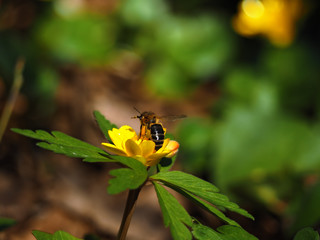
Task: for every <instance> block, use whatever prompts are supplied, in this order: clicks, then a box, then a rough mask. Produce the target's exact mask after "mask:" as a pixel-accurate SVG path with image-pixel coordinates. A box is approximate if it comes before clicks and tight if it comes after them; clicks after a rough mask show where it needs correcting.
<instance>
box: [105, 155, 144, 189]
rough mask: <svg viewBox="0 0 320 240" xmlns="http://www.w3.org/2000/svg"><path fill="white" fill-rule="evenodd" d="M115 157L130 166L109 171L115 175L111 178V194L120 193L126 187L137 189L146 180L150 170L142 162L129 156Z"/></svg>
mask: <svg viewBox="0 0 320 240" xmlns="http://www.w3.org/2000/svg"><path fill="white" fill-rule="evenodd" d="M114 159H115V160H116V161H117V162H119V163H121V164H123V165H125V166H127V167H128V168H119V169H114V170H111V171H110V172H109V174H110V175H112V176H114V178H112V179H110V180H109V186H108V193H109V194H118V193H120V192H122V191H125V190H126V189H137V188H138V187H140V186H141V185H142V184H143V183H144V182H145V181H146V179H147V177H148V172H147V169H146V166H144V165H143V164H142V163H141V162H139V161H138V160H136V159H134V158H128V157H119V156H114Z"/></svg>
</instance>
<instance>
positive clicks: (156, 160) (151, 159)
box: [146, 152, 168, 166]
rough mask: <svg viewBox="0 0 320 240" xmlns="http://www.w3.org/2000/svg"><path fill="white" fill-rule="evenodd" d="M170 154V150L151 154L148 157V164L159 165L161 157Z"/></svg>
mask: <svg viewBox="0 0 320 240" xmlns="http://www.w3.org/2000/svg"><path fill="white" fill-rule="evenodd" d="M167 154H168V152H164V153H154V154H151V155H150V156H149V157H147V163H146V165H147V166H154V165H157V164H158V163H159V162H160V160H161V158H163V157H165V156H166V155H167Z"/></svg>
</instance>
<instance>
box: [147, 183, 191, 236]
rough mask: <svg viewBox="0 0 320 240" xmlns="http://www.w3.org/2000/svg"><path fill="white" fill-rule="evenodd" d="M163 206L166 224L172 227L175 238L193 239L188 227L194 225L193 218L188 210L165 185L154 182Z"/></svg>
mask: <svg viewBox="0 0 320 240" xmlns="http://www.w3.org/2000/svg"><path fill="white" fill-rule="evenodd" d="M152 183H153V185H154V187H155V190H156V193H157V196H158V201H159V204H160V207H161V211H162V215H163V220H164V225H165V226H166V227H168V226H169V227H170V231H171V235H172V237H173V239H174V240H189V239H192V235H191V233H190V230H189V229H188V228H187V227H186V225H187V226H191V225H192V219H191V217H190V215H189V214H188V213H187V211H186V210H185V209H184V208H183V207H182V206H181V205H180V203H179V202H178V201H177V199H176V198H175V197H174V196H172V194H171V193H169V192H168V191H167V190H166V189H165V188H164V187H162V186H161V185H160V184H158V183H156V182H152Z"/></svg>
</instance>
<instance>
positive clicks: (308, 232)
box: [293, 227, 319, 240]
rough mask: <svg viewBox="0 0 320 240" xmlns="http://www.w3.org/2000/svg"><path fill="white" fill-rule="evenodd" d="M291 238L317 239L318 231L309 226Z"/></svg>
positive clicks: (295, 239) (297, 239)
mask: <svg viewBox="0 0 320 240" xmlns="http://www.w3.org/2000/svg"><path fill="white" fill-rule="evenodd" d="M293 240H319V233H318V232H317V231H315V230H313V229H312V228H311V227H306V228H303V229H301V230H300V231H299V232H298V233H297V234H296V235H295V236H294V239H293Z"/></svg>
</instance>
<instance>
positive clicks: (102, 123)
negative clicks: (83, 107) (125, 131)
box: [93, 111, 117, 142]
mask: <svg viewBox="0 0 320 240" xmlns="http://www.w3.org/2000/svg"><path fill="white" fill-rule="evenodd" d="M93 114H94V116H95V119H96V121H97V123H98V125H99V127H100V130H101V131H102V132H103V134H104V136H105V137H106V138H107V139H108V141H109V142H112V141H111V139H110V137H109V134H108V130H112V129H113V128H117V126H116V125H115V124H113V123H111V122H110V121H109V120H107V119H106V118H105V117H104V116H103V115H102V114H101V113H100V112H99V111H94V112H93Z"/></svg>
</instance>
